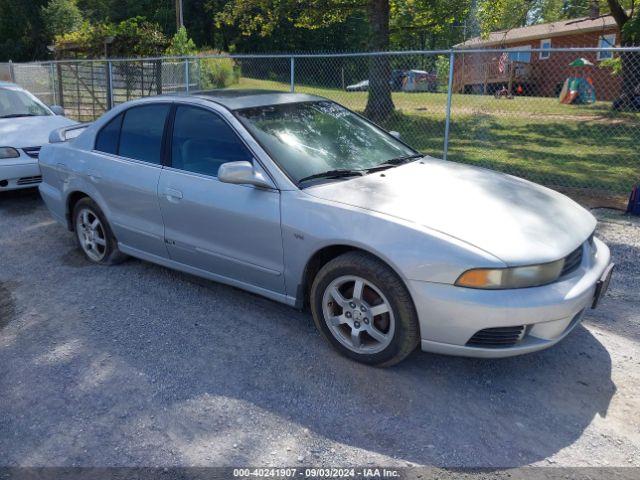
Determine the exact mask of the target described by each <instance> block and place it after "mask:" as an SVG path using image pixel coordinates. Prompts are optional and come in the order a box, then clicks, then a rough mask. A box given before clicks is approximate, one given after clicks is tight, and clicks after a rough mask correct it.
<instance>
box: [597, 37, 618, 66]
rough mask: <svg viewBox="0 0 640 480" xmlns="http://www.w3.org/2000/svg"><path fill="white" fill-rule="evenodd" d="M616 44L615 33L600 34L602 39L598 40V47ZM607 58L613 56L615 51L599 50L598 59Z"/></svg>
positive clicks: (608, 46) (609, 46)
mask: <svg viewBox="0 0 640 480" xmlns="http://www.w3.org/2000/svg"><path fill="white" fill-rule="evenodd" d="M615 46H616V34H615V33H611V34H609V35H600V39H599V40H598V48H611V47H615ZM607 58H613V52H602V51H600V52H598V60H606V59H607Z"/></svg>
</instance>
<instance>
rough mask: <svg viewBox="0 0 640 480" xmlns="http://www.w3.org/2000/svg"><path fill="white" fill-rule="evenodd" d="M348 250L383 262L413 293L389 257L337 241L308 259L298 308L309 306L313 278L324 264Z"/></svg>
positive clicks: (301, 284)
mask: <svg viewBox="0 0 640 480" xmlns="http://www.w3.org/2000/svg"><path fill="white" fill-rule="evenodd" d="M348 252H361V253H364V254H365V255H368V256H370V257H372V258H375V259H376V260H378V261H379V262H382V263H383V264H384V265H386V266H387V267H389V268H390V269H391V271H393V272H394V273H395V274H396V275H397V277H398V278H399V279H400V281H401V282H402V283H403V285H404V286H405V288H406V289H407V291H408V292H409V294H411V291H410V290H409V285H408V284H407V282H406V279H405V278H404V276H403V275H401V274H400V272H399V271H398V269H397V268H396V267H395V266H394V265H393V264H392V263H391V262H389V261H388V260H387V259H385V258H384V257H382V256H381V255H378V254H377V253H375V252H372V251H371V250H368V249H366V248H362V247H361V246H357V245H351V244H347V243H336V244H331V245H325V246H323V247H321V248H319V249H318V250H316V251H315V252H314V253H313V254H312V255H311V256H310V257H309V259H308V260H307V263H306V265H305V267H304V269H303V271H302V278H301V281H300V283H299V285H298V289H297V292H296V307H297V308H300V309H303V308H306V307H308V306H309V294H310V292H311V284H312V283H313V279H314V278H315V277H316V275H317V274H318V272H319V271H320V269H321V268H322V267H323V266H324V265H326V264H327V263H328V262H330V261H331V260H333V259H334V258H336V257H338V256H340V255H343V254H345V253H348Z"/></svg>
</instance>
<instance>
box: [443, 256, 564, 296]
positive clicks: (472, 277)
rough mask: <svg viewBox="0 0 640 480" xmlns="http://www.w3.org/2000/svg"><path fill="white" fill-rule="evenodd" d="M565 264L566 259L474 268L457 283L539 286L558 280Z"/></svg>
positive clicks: (495, 286) (490, 286)
mask: <svg viewBox="0 0 640 480" xmlns="http://www.w3.org/2000/svg"><path fill="white" fill-rule="evenodd" d="M563 266H564V259H562V260H557V261H555V262H551V263H543V264H541V265H528V266H526V267H512V268H474V269H472V270H467V271H466V272H464V273H463V274H462V275H460V276H459V277H458V279H457V280H456V283H455V284H456V285H457V286H458V287H467V288H482V289H488V290H500V289H507V288H526V287H538V286H540V285H546V284H547V283H551V282H554V281H555V280H557V279H558V277H560V273H561V272H562V267H563Z"/></svg>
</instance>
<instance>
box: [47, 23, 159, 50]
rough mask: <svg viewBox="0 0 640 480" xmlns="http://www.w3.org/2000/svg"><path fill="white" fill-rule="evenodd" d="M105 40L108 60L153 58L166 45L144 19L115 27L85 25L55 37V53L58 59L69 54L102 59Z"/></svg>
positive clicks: (152, 25)
mask: <svg viewBox="0 0 640 480" xmlns="http://www.w3.org/2000/svg"><path fill="white" fill-rule="evenodd" d="M108 39H109V40H112V43H111V44H110V45H109V47H108V49H109V56H111V57H145V56H156V55H160V54H162V52H163V51H164V50H165V48H166V47H167V43H168V42H167V39H166V37H165V36H164V34H163V33H162V32H161V31H160V27H159V26H158V25H156V24H154V23H149V22H147V21H146V20H145V19H144V18H143V17H135V18H129V19H127V20H124V21H122V22H120V23H118V24H117V25H114V24H110V23H97V24H91V23H89V22H86V21H85V22H84V23H83V24H82V26H81V27H80V28H79V29H78V30H76V31H74V32H71V33H67V34H64V35H58V36H56V39H55V48H56V53H57V55H58V57H64V56H65V55H67V54H68V52H74V53H75V54H76V55H77V56H79V57H85V58H97V57H102V56H103V55H104V50H105V41H107V40H108Z"/></svg>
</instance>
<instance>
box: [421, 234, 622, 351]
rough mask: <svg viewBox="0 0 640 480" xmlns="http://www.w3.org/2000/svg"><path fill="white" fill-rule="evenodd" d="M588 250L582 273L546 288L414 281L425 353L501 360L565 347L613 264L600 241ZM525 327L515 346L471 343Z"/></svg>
mask: <svg viewBox="0 0 640 480" xmlns="http://www.w3.org/2000/svg"><path fill="white" fill-rule="evenodd" d="M583 249H584V250H583V258H582V263H581V265H580V267H579V268H578V269H577V270H575V271H574V272H572V273H571V274H569V275H568V276H567V277H566V278H564V279H563V280H561V281H558V282H555V283H552V284H549V285H544V286H541V287H532V288H521V289H513V290H479V289H471V288H463V287H456V286H454V285H448V284H441V283H430V282H419V281H410V282H409V288H410V290H411V294H412V296H413V299H414V302H415V305H416V309H417V312H418V317H419V320H420V332H421V338H422V341H421V347H422V350H424V351H427V352H434V353H443V354H449V355H462V356H469V357H486V358H498V357H509V356H513V355H520V354H523V353H529V352H534V351H536V350H542V349H544V348H548V347H550V346H552V345H554V344H555V343H557V342H559V341H560V340H562V339H563V338H564V337H565V336H566V335H568V334H569V332H571V330H572V329H573V328H574V327H575V326H576V325H578V324H579V323H580V321H581V320H582V316H583V314H584V312H585V310H586V309H587V308H589V307H590V306H591V305H592V303H593V299H594V294H595V291H596V285H597V284H598V281H599V280H600V278H601V276H602V275H603V272H605V270H606V269H607V267H608V266H609V264H610V262H611V254H610V252H609V248H608V247H607V246H606V245H605V244H604V243H603V242H601V241H600V240H598V239H594V240H593V243H589V242H586V243H585V244H584V245H583ZM519 326H522V327H523V328H522V334H521V336H520V338H519V339H518V340H517V341H515V342H513V343H512V344H508V345H501V346H486V347H485V346H479V345H477V343H476V344H474V345H470V344H468V342H469V341H470V340H471V339H472V337H474V335H475V334H476V333H478V332H480V331H481V330H485V329H508V328H514V327H519ZM480 335H482V334H480ZM497 335H501V333H498V334H497Z"/></svg>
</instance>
